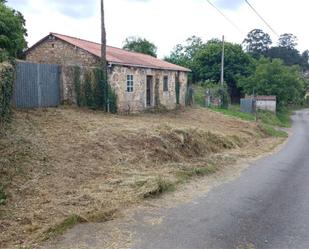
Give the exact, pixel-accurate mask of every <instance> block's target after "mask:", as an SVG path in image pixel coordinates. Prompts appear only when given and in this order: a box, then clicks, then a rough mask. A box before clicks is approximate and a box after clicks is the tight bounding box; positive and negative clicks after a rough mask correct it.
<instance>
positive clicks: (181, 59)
mask: <svg viewBox="0 0 309 249" xmlns="http://www.w3.org/2000/svg"><path fill="white" fill-rule="evenodd" d="M205 45H206V44H205V43H204V42H203V40H202V39H201V38H200V37H197V36H191V37H189V38H188V39H187V40H186V42H185V44H178V45H176V47H175V48H174V50H173V51H172V53H171V54H170V56H169V57H166V58H165V60H166V61H168V62H171V63H174V64H177V65H180V66H183V67H187V68H190V69H191V70H193V67H194V59H195V55H196V54H197V52H198V51H199V50H201V49H202V48H203V47H205ZM190 78H191V81H192V82H193V83H195V82H197V74H196V71H194V70H193V71H192V73H191V75H190Z"/></svg>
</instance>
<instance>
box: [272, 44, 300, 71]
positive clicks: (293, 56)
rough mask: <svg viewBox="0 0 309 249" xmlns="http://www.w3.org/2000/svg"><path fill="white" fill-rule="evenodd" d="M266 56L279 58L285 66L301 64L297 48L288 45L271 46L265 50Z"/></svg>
mask: <svg viewBox="0 0 309 249" xmlns="http://www.w3.org/2000/svg"><path fill="white" fill-rule="evenodd" d="M266 56H267V57H269V58H271V59H281V60H283V61H284V64H285V65H287V66H292V65H302V63H303V60H302V57H301V55H300V53H299V51H298V50H296V49H294V48H288V47H282V46H281V47H280V46H279V47H272V48H270V49H269V50H268V51H267V54H266Z"/></svg>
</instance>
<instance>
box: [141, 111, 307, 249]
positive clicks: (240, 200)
mask: <svg viewBox="0 0 309 249" xmlns="http://www.w3.org/2000/svg"><path fill="white" fill-rule="evenodd" d="M293 123H294V124H293V136H292V137H291V138H290V140H289V142H288V143H287V144H286V146H285V147H284V148H283V149H282V150H281V151H280V152H278V153H277V154H275V155H272V156H269V157H267V158H264V159H262V160H259V161H257V162H255V163H254V165H252V167H250V168H249V169H248V170H246V171H245V172H244V173H243V174H242V175H241V176H240V177H239V178H237V179H235V180H233V181H231V182H229V183H226V184H223V185H221V186H220V187H217V188H215V189H214V190H212V191H211V192H209V193H208V194H207V195H206V196H204V197H201V198H199V199H197V200H196V201H194V202H192V203H189V204H183V205H181V206H178V207H176V208H173V209H170V210H167V211H166V213H165V214H164V216H165V218H164V221H163V222H162V223H161V224H160V225H156V226H146V225H145V226H143V225H142V226H140V227H137V228H136V229H137V237H138V238H139V242H138V243H137V244H136V245H135V249H206V248H209V249H219V248H222V249H225V248H226V249H231V248H275V249H285V248H289V249H294V248H295V249H296V248H299V249H306V248H309V110H304V111H299V112H297V113H296V114H295V115H294V116H293Z"/></svg>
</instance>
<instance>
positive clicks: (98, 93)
mask: <svg viewBox="0 0 309 249" xmlns="http://www.w3.org/2000/svg"><path fill="white" fill-rule="evenodd" d="M82 76H84V77H82ZM81 78H83V80H81ZM74 87H75V93H76V102H77V105H78V106H84V107H89V108H91V109H94V110H105V111H108V109H109V111H110V112H111V113H116V112H117V95H116V93H115V91H114V90H113V89H112V88H111V87H110V85H109V84H108V82H107V80H106V76H105V74H104V72H103V70H102V69H100V68H93V69H86V70H84V72H83V71H82V70H81V68H80V67H78V66H76V67H75V68H74Z"/></svg>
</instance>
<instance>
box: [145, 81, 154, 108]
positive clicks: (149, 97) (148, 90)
mask: <svg viewBox="0 0 309 249" xmlns="http://www.w3.org/2000/svg"><path fill="white" fill-rule="evenodd" d="M152 92H153V76H147V87H146V105H147V107H150V106H152V103H153V93H152Z"/></svg>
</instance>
